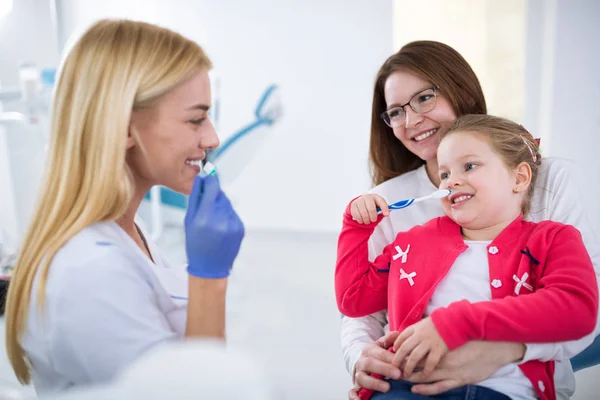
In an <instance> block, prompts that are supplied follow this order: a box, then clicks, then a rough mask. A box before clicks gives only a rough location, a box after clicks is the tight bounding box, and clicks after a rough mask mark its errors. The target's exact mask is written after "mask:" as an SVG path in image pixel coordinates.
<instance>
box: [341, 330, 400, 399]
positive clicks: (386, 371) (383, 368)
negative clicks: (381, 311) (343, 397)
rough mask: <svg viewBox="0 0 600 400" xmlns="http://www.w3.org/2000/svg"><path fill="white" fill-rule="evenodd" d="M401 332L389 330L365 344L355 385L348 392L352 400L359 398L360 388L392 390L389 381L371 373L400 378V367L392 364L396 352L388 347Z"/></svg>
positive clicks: (357, 369) (357, 363) (356, 367)
mask: <svg viewBox="0 0 600 400" xmlns="http://www.w3.org/2000/svg"><path fill="white" fill-rule="evenodd" d="M399 334H400V332H388V333H387V334H386V335H385V336H383V337H382V338H380V339H378V340H376V341H375V342H373V343H371V344H368V345H366V346H365V348H364V349H363V351H362V355H361V356H360V358H359V359H358V361H357V362H356V366H355V369H354V383H355V386H354V388H353V389H352V390H350V392H348V398H349V399H350V400H358V399H359V397H358V390H359V389H360V388H365V389H372V390H376V391H378V392H387V391H388V390H390V384H389V383H388V382H386V381H384V380H383V379H380V378H376V377H373V376H371V375H370V374H380V375H383V376H386V377H388V378H391V379H400V376H401V373H400V368H398V367H396V366H395V365H393V364H392V360H393V359H394V353H392V352H390V351H388V348H390V347H391V346H392V345H393V344H394V341H395V340H396V339H397V338H398V335H399Z"/></svg>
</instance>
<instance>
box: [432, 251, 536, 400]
mask: <svg viewBox="0 0 600 400" xmlns="http://www.w3.org/2000/svg"><path fill="white" fill-rule="evenodd" d="M491 242H492V241H491V240H490V241H472V240H465V244H466V245H467V246H468V248H467V250H465V251H464V252H462V253H461V254H460V255H459V256H458V257H457V258H456V261H455V262H454V264H452V268H450V270H449V271H448V273H447V274H446V276H445V277H444V279H442V281H441V282H440V283H439V285H438V286H437V287H436V288H435V291H434V292H433V295H432V296H431V299H430V300H429V303H428V304H427V308H426V309H425V316H427V317H428V316H429V315H431V313H433V312H434V311H435V310H436V309H438V308H440V307H448V306H449V305H450V304H452V303H454V302H457V301H460V300H463V299H465V300H468V301H469V302H471V303H477V302H479V301H489V300H492V290H491V289H490V270H489V263H488V249H487V248H486V246H487V245H488V244H490V243H491ZM477 384H478V385H480V386H485V387H488V388H490V389H493V390H495V391H497V392H500V393H504V394H505V395H507V396H508V397H510V398H511V399H512V400H535V399H536V398H537V395H536V393H535V390H534V389H533V385H532V384H531V381H530V380H529V379H528V378H527V377H526V376H525V374H524V373H523V371H521V369H520V368H519V366H518V365H517V364H508V365H505V366H503V367H502V368H500V369H499V370H498V371H496V372H495V373H494V374H493V375H492V376H490V377H489V378H488V379H486V380H484V381H481V382H479V383H477Z"/></svg>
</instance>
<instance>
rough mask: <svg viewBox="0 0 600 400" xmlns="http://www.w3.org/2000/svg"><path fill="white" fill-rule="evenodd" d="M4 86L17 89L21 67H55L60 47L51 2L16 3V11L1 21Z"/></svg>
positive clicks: (1, 79)
mask: <svg viewBox="0 0 600 400" xmlns="http://www.w3.org/2000/svg"><path fill="white" fill-rule="evenodd" d="M0 54H1V55H2V56H1V57H2V61H1V62H0V83H1V84H2V86H3V87H10V86H17V85H18V83H19V75H18V66H19V63H20V62H22V61H33V62H35V63H36V64H37V65H38V67H41V68H44V67H54V66H56V64H57V62H58V45H57V41H56V36H55V34H54V29H53V27H52V17H51V10H50V1H49V0H14V2H13V10H12V12H11V13H10V14H8V15H7V16H6V17H5V18H3V19H2V20H0Z"/></svg>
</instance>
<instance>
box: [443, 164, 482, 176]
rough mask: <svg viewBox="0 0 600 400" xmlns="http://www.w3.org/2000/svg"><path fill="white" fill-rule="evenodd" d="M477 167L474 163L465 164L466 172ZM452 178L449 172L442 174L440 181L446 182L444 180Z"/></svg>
mask: <svg viewBox="0 0 600 400" xmlns="http://www.w3.org/2000/svg"><path fill="white" fill-rule="evenodd" d="M476 166H477V165H476V164H473V163H466V164H465V171H472V170H473V169H474V168H475V167H476ZM449 176H450V174H449V173H448V172H442V173H441V174H440V179H441V180H444V179H448V177H449Z"/></svg>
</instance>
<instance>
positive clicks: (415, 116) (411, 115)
mask: <svg viewBox="0 0 600 400" xmlns="http://www.w3.org/2000/svg"><path fill="white" fill-rule="evenodd" d="M404 112H405V115H404V118H406V121H404V123H405V126H406V128H416V127H417V126H418V125H419V124H420V123H421V122H422V121H423V115H421V114H419V113H418V112H416V111H415V110H413V109H412V108H411V107H410V106H406V107H404Z"/></svg>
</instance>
